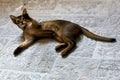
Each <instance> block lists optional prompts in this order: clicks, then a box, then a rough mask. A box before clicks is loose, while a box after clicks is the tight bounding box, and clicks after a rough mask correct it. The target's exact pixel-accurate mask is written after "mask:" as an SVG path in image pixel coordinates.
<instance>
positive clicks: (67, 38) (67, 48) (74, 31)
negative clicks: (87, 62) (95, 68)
mask: <svg viewBox="0 0 120 80" xmlns="http://www.w3.org/2000/svg"><path fill="white" fill-rule="evenodd" d="M10 18H11V19H12V21H13V22H14V23H15V24H16V25H17V26H18V27H19V28H21V29H22V30H23V36H24V38H25V41H24V42H23V43H21V44H20V45H19V47H18V48H17V49H16V50H15V51H14V55H15V56H17V55H19V54H20V53H21V52H22V51H24V50H25V49H26V48H28V47H29V46H30V45H32V44H33V43H34V42H35V41H36V40H37V39H38V38H44V37H45V38H46V37H47V38H54V39H56V40H57V41H59V42H61V43H60V44H59V45H57V46H56V48H55V50H56V51H61V50H62V51H61V56H62V57H63V58H64V57H67V56H68V55H69V53H70V52H71V50H73V48H74V47H75V46H76V38H77V37H78V36H79V35H80V34H83V35H85V36H87V37H88V38H91V39H94V40H98V41H103V42H116V39H114V38H106V37H102V36H98V35H96V34H93V33H92V32H90V31H88V30H87V29H85V28H83V27H81V26H79V25H78V24H75V23H72V22H70V21H66V20H52V21H44V22H40V23H39V22H37V21H36V20H34V19H32V18H31V17H30V16H29V15H28V13H27V10H26V8H23V10H22V15H20V16H18V17H15V16H13V15H10Z"/></svg>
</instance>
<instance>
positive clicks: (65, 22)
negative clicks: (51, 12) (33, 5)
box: [40, 20, 72, 25]
mask: <svg viewBox="0 0 120 80" xmlns="http://www.w3.org/2000/svg"><path fill="white" fill-rule="evenodd" d="M40 23H41V24H57V25H66V24H70V23H72V22H70V21H67V20H50V21H43V22H40Z"/></svg>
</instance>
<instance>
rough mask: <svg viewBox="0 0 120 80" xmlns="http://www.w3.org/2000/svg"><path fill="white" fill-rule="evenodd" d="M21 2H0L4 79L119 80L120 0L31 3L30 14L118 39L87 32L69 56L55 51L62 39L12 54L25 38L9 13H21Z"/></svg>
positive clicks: (0, 72)
mask: <svg viewBox="0 0 120 80" xmlns="http://www.w3.org/2000/svg"><path fill="white" fill-rule="evenodd" d="M15 2H17V3H18V4H14V3H15ZM21 4H22V2H21V1H20V0H0V6H1V7H0V11H1V12H0V80H120V76H119V74H120V49H119V48H120V9H119V8H120V0H29V1H28V5H27V9H28V12H29V14H30V15H31V16H32V17H33V18H35V19H36V20H38V21H45V20H54V19H65V20H69V21H72V22H74V23H77V24H80V25H81V26H83V27H85V28H87V29H88V30H90V31H92V32H94V33H96V34H99V35H102V36H106V37H115V38H116V39H117V42H116V43H104V42H98V41H95V40H91V39H89V38H87V37H85V36H84V37H83V38H82V40H81V41H79V42H78V43H77V49H76V50H75V51H74V52H73V53H71V54H70V55H69V56H68V58H66V59H63V58H61V56H60V54H59V53H57V52H55V50H54V47H55V46H56V45H57V44H58V43H57V42H55V41H53V40H47V39H44V40H40V41H39V42H38V43H36V44H34V45H33V46H31V47H30V48H29V49H27V50H26V51H24V52H23V53H22V54H21V55H19V56H18V57H14V56H13V51H14V50H15V48H16V47H17V46H18V45H19V43H21V42H22V41H23V40H22V39H21V34H22V31H21V30H20V29H19V28H17V26H16V25H14V24H13V23H12V21H11V20H10V18H9V15H10V14H13V15H19V14H20V12H19V10H17V8H18V7H19V6H20V5H21Z"/></svg>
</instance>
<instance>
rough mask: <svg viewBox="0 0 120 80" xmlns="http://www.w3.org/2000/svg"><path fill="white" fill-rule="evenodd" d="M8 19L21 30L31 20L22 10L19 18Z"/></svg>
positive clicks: (24, 10)
mask: <svg viewBox="0 0 120 80" xmlns="http://www.w3.org/2000/svg"><path fill="white" fill-rule="evenodd" d="M10 18H11V20H12V21H13V23H14V24H16V25H17V26H18V27H19V28H21V29H24V28H25V27H26V26H27V22H28V21H30V20H31V18H30V16H29V15H28V13H27V10H26V9H23V11H22V15H20V16H14V15H10Z"/></svg>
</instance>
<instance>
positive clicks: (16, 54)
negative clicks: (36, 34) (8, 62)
mask: <svg viewBox="0 0 120 80" xmlns="http://www.w3.org/2000/svg"><path fill="white" fill-rule="evenodd" d="M22 51H23V48H21V47H18V48H17V49H15V51H14V53H13V54H14V56H15V57H16V56H18V55H19V54H20V53H21V52H22Z"/></svg>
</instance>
